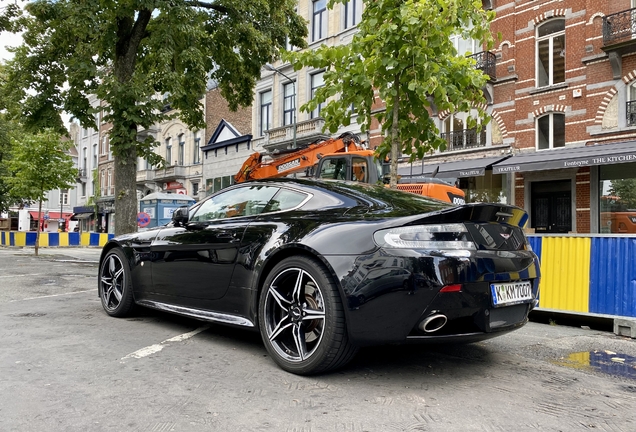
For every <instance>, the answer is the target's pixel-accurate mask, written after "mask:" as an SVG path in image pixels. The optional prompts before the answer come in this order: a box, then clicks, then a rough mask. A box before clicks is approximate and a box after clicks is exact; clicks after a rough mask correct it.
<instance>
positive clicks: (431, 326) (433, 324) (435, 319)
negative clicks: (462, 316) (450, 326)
mask: <svg viewBox="0 0 636 432" xmlns="http://www.w3.org/2000/svg"><path fill="white" fill-rule="evenodd" d="M447 321H448V318H446V315H442V314H435V315H431V316H429V317H427V318H426V319H425V320H424V321H422V322H421V323H420V325H419V328H420V330H422V331H423V332H424V333H433V332H436V331H437V330H439V329H441V328H442V327H444V326H445V325H446V322H447Z"/></svg>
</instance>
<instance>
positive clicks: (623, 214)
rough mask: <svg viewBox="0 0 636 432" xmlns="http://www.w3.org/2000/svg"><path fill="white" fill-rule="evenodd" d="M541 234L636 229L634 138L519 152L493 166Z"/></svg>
mask: <svg viewBox="0 0 636 432" xmlns="http://www.w3.org/2000/svg"><path fill="white" fill-rule="evenodd" d="M492 172H493V175H508V176H509V179H510V181H514V188H513V196H511V202H512V203H514V204H515V205H517V206H519V207H522V208H525V210H526V211H527V212H528V214H529V216H530V219H529V228H530V231H531V232H535V233H537V234H540V233H543V234H558V233H602V234H620V233H625V234H636V142H635V141H631V142H624V143H614V144H596V145H590V146H580V147H568V148H560V149H557V150H545V151H534V152H528V153H520V154H517V155H514V156H512V157H511V158H508V159H505V160H502V161H500V162H498V163H496V164H494V165H493V167H492Z"/></svg>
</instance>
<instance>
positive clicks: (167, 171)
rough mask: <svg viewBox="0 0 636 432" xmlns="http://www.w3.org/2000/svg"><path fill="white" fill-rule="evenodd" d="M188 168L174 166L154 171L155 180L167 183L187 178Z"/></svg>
mask: <svg viewBox="0 0 636 432" xmlns="http://www.w3.org/2000/svg"><path fill="white" fill-rule="evenodd" d="M187 169H188V168H187V167H185V166H179V165H173V166H169V167H166V168H164V169H156V170H154V173H155V177H154V179H153V180H155V181H162V182H166V181H169V180H176V179H178V178H181V179H182V178H185V176H186V174H187Z"/></svg>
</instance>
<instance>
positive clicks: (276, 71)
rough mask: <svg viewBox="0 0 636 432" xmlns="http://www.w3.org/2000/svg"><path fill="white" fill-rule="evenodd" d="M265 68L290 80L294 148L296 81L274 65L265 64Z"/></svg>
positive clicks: (294, 146)
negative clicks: (292, 102) (292, 101)
mask: <svg viewBox="0 0 636 432" xmlns="http://www.w3.org/2000/svg"><path fill="white" fill-rule="evenodd" d="M265 69H267V70H270V71H272V72H274V73H277V74H281V75H282V76H283V77H285V78H287V79H288V80H289V81H290V82H291V85H292V90H293V91H294V110H293V111H292V116H293V117H292V123H293V131H294V138H293V148H296V81H295V80H293V79H291V78H290V77H288V76H287V75H285V74H284V73H282V72H281V71H280V70H278V69H276V68H275V67H274V66H272V65H270V64H266V65H265Z"/></svg>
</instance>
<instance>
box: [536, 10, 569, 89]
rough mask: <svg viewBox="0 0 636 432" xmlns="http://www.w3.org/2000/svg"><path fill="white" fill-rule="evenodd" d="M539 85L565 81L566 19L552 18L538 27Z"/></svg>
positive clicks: (543, 85) (537, 62)
mask: <svg viewBox="0 0 636 432" xmlns="http://www.w3.org/2000/svg"><path fill="white" fill-rule="evenodd" d="M536 64H537V87H545V86H551V85H554V84H559V83H563V82H565V20H564V19H552V20H549V21H546V22H545V23H544V24H541V25H540V26H539V27H538V28H537V61H536Z"/></svg>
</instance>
